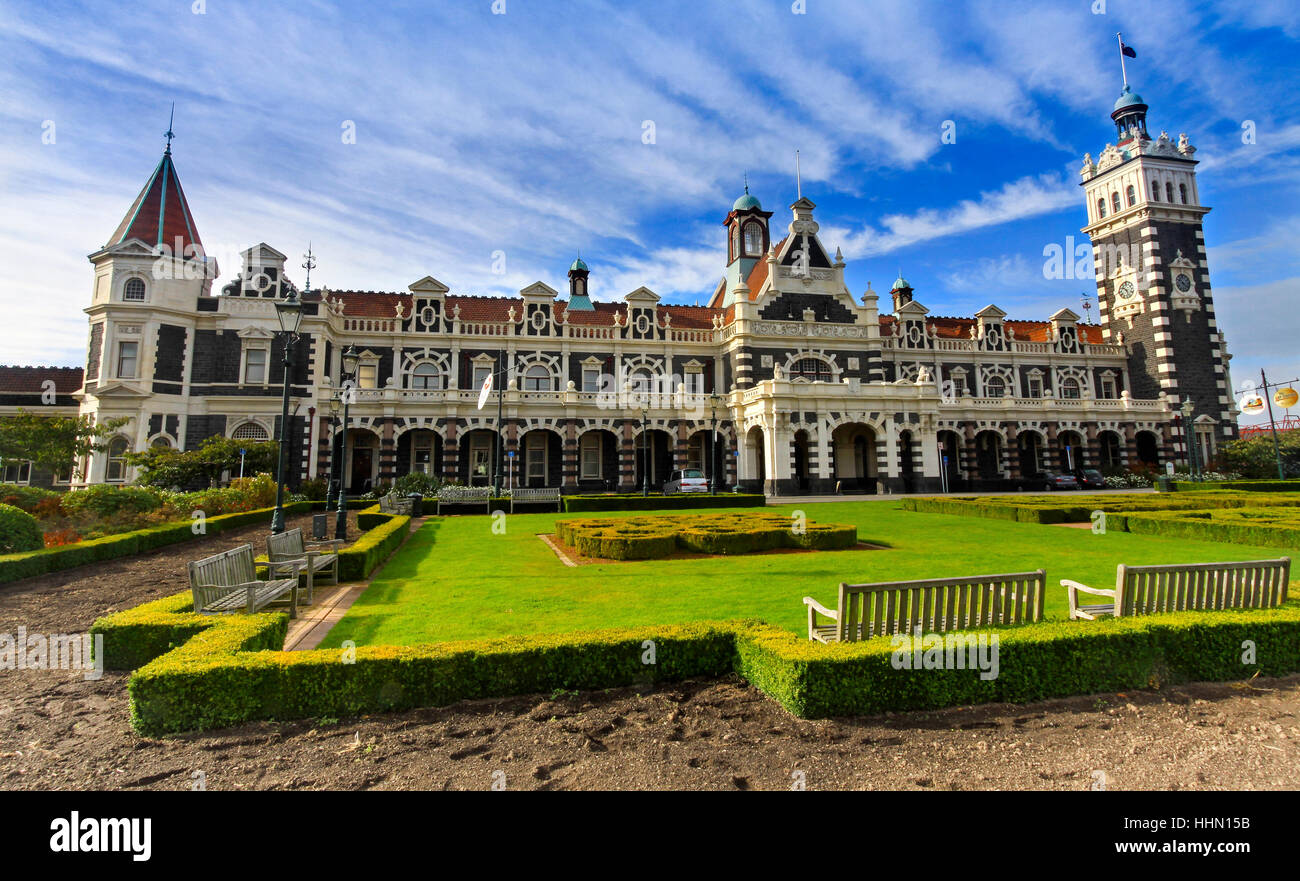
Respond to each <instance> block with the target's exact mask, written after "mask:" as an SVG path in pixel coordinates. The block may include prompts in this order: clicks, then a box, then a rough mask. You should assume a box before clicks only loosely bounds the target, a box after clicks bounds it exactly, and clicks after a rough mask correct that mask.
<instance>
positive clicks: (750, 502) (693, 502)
mask: <svg viewBox="0 0 1300 881" xmlns="http://www.w3.org/2000/svg"><path fill="white" fill-rule="evenodd" d="M563 501H564V513H566V514H579V513H582V512H585V511H661V510H673V509H675V508H762V507H763V506H764V505H766V504H767V497H766V496H762V495H756V494H744V493H720V494H718V495H716V496H711V495H708V494H706V493H674V494H673V495H670V496H641V495H603V496H564V497H563Z"/></svg>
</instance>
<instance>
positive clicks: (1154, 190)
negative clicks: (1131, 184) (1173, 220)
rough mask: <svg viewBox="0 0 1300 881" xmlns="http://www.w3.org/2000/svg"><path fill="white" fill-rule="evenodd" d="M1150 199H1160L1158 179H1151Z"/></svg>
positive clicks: (1156, 200) (1157, 200)
mask: <svg viewBox="0 0 1300 881" xmlns="http://www.w3.org/2000/svg"><path fill="white" fill-rule="evenodd" d="M1151 201H1152V202H1159V201H1160V181H1158V180H1153V181H1151Z"/></svg>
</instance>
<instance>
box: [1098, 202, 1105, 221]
mask: <svg viewBox="0 0 1300 881" xmlns="http://www.w3.org/2000/svg"><path fill="white" fill-rule="evenodd" d="M1105 216H1106V200H1105V199H1098V200H1097V217H1099V218H1100V217H1105Z"/></svg>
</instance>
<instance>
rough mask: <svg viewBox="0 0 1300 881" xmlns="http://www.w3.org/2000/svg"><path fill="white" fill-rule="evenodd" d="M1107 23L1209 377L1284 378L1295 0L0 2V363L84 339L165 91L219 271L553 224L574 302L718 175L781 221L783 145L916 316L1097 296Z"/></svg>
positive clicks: (714, 259)
mask: <svg viewBox="0 0 1300 881" xmlns="http://www.w3.org/2000/svg"><path fill="white" fill-rule="evenodd" d="M1117 32H1123V34H1124V40H1125V42H1126V43H1127V44H1129V45H1130V46H1132V47H1134V48H1135V49H1136V51H1137V58H1136V59H1130V60H1129V61H1128V75H1129V81H1130V83H1131V84H1132V86H1133V88H1134V89H1135V90H1136V91H1138V92H1139V93H1140V94H1141V95H1142V96H1143V98H1144V99H1145V101H1146V103H1147V104H1149V105H1150V111H1149V113H1148V126H1149V128H1151V129H1152V130H1153V132H1159V131H1160V130H1162V129H1167V130H1168V131H1169V133H1170V135H1171V136H1172V137H1174V138H1176V137H1177V135H1178V134H1179V133H1181V132H1186V133H1187V135H1188V137H1189V138H1190V139H1191V142H1192V144H1193V145H1194V146H1196V147H1197V150H1198V152H1197V154H1196V157H1197V159H1199V160H1200V165H1199V166H1198V183H1199V188H1200V193H1201V198H1202V202H1203V203H1204V204H1206V205H1208V206H1211V207H1212V208H1213V210H1212V212H1211V213H1210V214H1209V215H1208V216H1207V217H1206V219H1205V238H1206V242H1207V250H1208V255H1209V266H1210V278H1211V284H1212V287H1213V297H1214V301H1215V309H1216V313H1217V317H1218V319H1219V323H1220V325H1221V327H1222V328H1223V330H1224V332H1225V334H1226V335H1227V341H1228V348H1229V351H1230V352H1231V353H1232V354H1233V356H1234V357H1233V361H1232V374H1233V380H1234V384H1235V385H1237V386H1240V385H1241V384H1242V383H1243V382H1244V381H1246V380H1248V379H1252V378H1257V377H1258V375H1259V371H1260V369H1261V368H1264V369H1267V371H1268V372H1269V374H1270V377H1269V378H1270V380H1272V379H1285V380H1289V379H1293V378H1300V351H1297V349H1298V347H1297V345H1296V343H1297V331H1298V330H1300V318H1297V316H1296V311H1295V305H1296V299H1297V294H1300V198H1298V197H1300V174H1298V173H1297V172H1300V120H1298V119H1297V109H1298V106H1300V88H1297V86H1300V70H1298V67H1300V51H1297V48H1298V47H1297V45H1296V43H1297V39H1300V4H1297V3H1295V2H1291V0H1223V2H1197V3H1191V2H1189V3H1179V2H1168V0H1166V2H1121V0H1077V2H1060V3H1053V2H1017V0H996V2H970V3H964V4H949V3H928V2H917V0H900V2H892V0H891V2H877V0H870V2H864V0H857V2H832V0H795V2H790V0H773V2H768V0H762V2H758V0H754V2H745V0H735V2H728V3H699V2H682V3H679V2H674V0H658V2H653V3H650V2H644V3H634V2H621V3H618V2H616V3H603V2H595V0H590V2H584V0H568V2H542V0H495V2H493V0H466V2H456V3H449V2H442V3H434V4H427V3H409V4H402V3H396V4H370V3H360V2H357V3H352V2H348V3H325V2H312V0H303V2H295V3H273V2H262V3H241V2H230V0H188V2H134V3H132V4H129V5H123V6H120V7H117V8H115V9H114V10H113V11H112V12H111V14H108V13H107V10H106V7H105V6H104V4H102V3H101V4H77V3H63V2H57V0H55V2H47V3H42V4H40V5H34V4H30V3H13V2H9V0H0V193H3V210H0V297H3V300H2V302H3V305H4V312H3V314H4V317H5V320H4V321H2V322H0V363H6V364H50V365H80V364H82V363H83V362H84V358H85V347H86V338H87V327H86V317H85V314H84V313H83V311H82V310H83V309H84V308H85V306H86V305H87V304H88V303H89V300H90V293H91V279H92V275H91V267H90V264H89V263H88V262H87V261H86V256H87V255H88V254H90V253H92V252H93V251H95V250H97V249H98V248H99V247H100V246H102V245H103V244H104V242H105V241H106V240H107V238H108V236H109V235H110V234H111V233H112V231H113V230H114V228H115V227H116V226H117V224H118V222H119V221H120V220H121V218H122V215H123V214H124V213H125V212H126V210H127V208H128V207H129V206H130V203H131V201H132V199H133V198H134V197H135V195H136V193H137V192H138V191H139V189H140V187H141V186H142V185H143V184H144V182H145V180H146V179H147V178H148V176H149V174H150V172H151V171H152V170H153V167H154V166H155V165H156V164H157V161H158V158H159V156H160V155H161V152H162V148H163V137H162V135H163V132H164V131H165V130H166V129H167V122H168V113H169V110H170V107H171V104H172V102H175V106H176V109H175V114H176V115H175V122H174V125H173V129H174V131H175V132H176V140H175V142H174V144H173V158H174V160H175V163H176V167H177V171H178V173H179V175H180V179H181V182H182V184H183V185H184V187H185V192H186V196H187V198H188V200H189V204H190V207H191V209H192V211H193V214H194V217H195V221H196V224H197V226H198V229H199V234H200V235H201V237H202V239H203V242H204V245H205V248H206V250H207V253H208V254H209V255H212V256H215V257H216V258H217V260H218V262H219V264H220V266H221V269H222V275H221V278H220V279H219V280H218V282H217V284H216V286H215V287H216V288H217V289H219V288H220V286H221V285H222V284H224V283H225V282H226V281H228V280H229V279H230V278H232V277H233V276H234V274H235V273H236V272H237V271H238V263H239V258H238V254H239V252H240V251H242V250H243V249H245V248H247V247H249V246H251V245H254V244H256V243H258V242H262V241H265V242H267V243H268V244H270V245H271V246H272V247H275V248H277V249H278V250H280V251H282V252H283V253H285V254H287V255H289V256H290V258H291V262H290V266H291V267H294V268H295V270H296V271H295V272H293V273H291V277H292V278H294V280H295V281H296V282H298V283H299V284H300V285H301V283H302V270H301V269H297V268H296V267H297V265H298V264H299V263H300V262H301V260H302V258H301V256H300V255H301V254H302V253H303V252H304V251H305V250H306V249H307V247H308V243H310V245H311V248H312V250H313V252H314V254H315V256H316V259H317V268H316V270H315V271H314V273H313V276H312V283H313V285H314V286H316V287H320V286H322V285H323V286H327V287H330V288H334V289H360V290H384V291H404V290H406V288H407V286H408V285H409V284H410V283H411V282H413V281H415V280H417V279H420V278H422V277H424V276H426V275H432V276H434V277H435V278H437V279H439V280H440V281H442V282H443V283H445V284H447V285H448V286H449V287H450V288H451V290H452V292H453V293H456V294H495V295H514V294H516V293H517V292H518V291H519V290H520V289H521V288H523V287H525V286H527V285H528V284H530V283H532V282H533V281H536V280H539V279H540V280H542V281H545V282H546V283H547V284H549V285H551V286H552V287H553V288H556V289H557V290H561V291H563V290H565V289H566V281H565V270H566V269H567V268H568V266H569V264H570V263H571V262H572V260H573V258H574V256H575V255H576V254H578V253H581V255H582V257H583V259H584V261H586V262H587V263H588V264H589V265H590V267H591V289H592V293H593V295H594V296H595V297H596V298H597V299H602V300H617V299H620V298H621V297H622V296H623V295H624V294H626V293H628V292H630V291H632V290H634V289H636V288H637V287H639V286H641V285H645V286H647V287H649V288H651V289H652V290H654V291H655V292H656V293H658V294H659V295H660V296H661V297H663V298H664V300H665V301H666V302H676V303H697V302H698V303H704V302H706V301H707V299H708V297H709V295H710V294H711V293H712V291H713V289H714V287H715V286H716V284H717V282H718V279H719V278H720V277H721V276H722V274H723V271H724V268H725V267H724V260H725V236H724V230H723V228H722V226H721V224H722V221H723V218H724V217H725V216H726V213H727V211H728V210H729V209H730V206H731V203H732V201H733V200H734V199H735V198H736V197H737V196H738V195H739V194H740V193H741V192H742V191H743V188H744V184H745V180H746V178H747V179H748V182H749V189H750V192H752V193H753V194H754V195H755V196H757V197H758V198H759V199H760V200H761V201H762V203H763V207H764V208H765V209H766V210H769V211H773V212H774V216H773V218H772V223H773V231H774V239H775V238H779V237H780V236H781V235H782V234H783V230H784V227H785V225H786V224H787V223H788V222H789V220H790V211H789V205H790V203H791V202H793V201H794V200H795V198H796V178H795V151H796V150H798V151H799V156H800V169H801V176H802V188H803V194H804V195H805V196H807V197H809V198H811V199H812V200H813V201H814V202H815V203H816V204H817V209H816V212H815V216H816V219H817V221H818V222H819V224H820V225H821V232H820V236H821V238H822V241H823V243H824V244H825V245H826V246H827V247H828V248H829V249H830V250H831V251H832V252H833V251H834V249H835V248H836V247H838V248H840V249H841V250H842V252H843V255H844V258H845V260H846V262H847V267H846V282H847V284H848V286H849V289H850V290H851V291H852V292H853V293H854V294H855V295H858V296H860V295H861V293H862V292H863V291H864V290H865V289H866V287H867V285H868V283H870V284H871V285H872V287H874V288H875V289H876V291H877V292H879V293H880V294H881V295H882V298H883V297H885V296H886V294H887V292H888V289H889V286H890V285H891V284H892V282H893V279H894V278H895V277H897V275H898V274H899V272H900V271H901V272H902V274H903V275H904V276H906V277H907V279H908V280H909V281H910V282H911V283H912V285H913V287H914V288H915V290H916V298H917V299H918V300H919V301H920V302H922V303H924V304H925V305H926V306H927V307H928V308H929V309H930V311H931V314H932V315H970V314H973V313H974V312H975V311H976V310H978V309H980V308H981V307H983V306H985V305H987V304H989V303H995V304H997V305H998V306H1000V307H1001V308H1003V309H1004V310H1005V311H1007V312H1008V313H1009V315H1010V317H1012V318H1018V319H1045V318H1046V317H1047V316H1049V315H1050V314H1052V313H1053V312H1055V311H1056V310H1057V309H1060V308H1061V307H1063V306H1068V307H1070V308H1071V309H1073V310H1074V311H1075V312H1077V313H1080V314H1083V315H1085V316H1086V315H1089V314H1091V316H1092V317H1093V319H1094V320H1095V318H1096V311H1095V303H1093V310H1092V311H1091V312H1088V311H1086V310H1084V308H1083V301H1082V296H1083V295H1084V294H1087V295H1088V296H1089V299H1090V300H1092V297H1093V295H1094V293H1095V283H1094V282H1093V280H1092V279H1091V277H1088V278H1069V277H1067V278H1049V277H1046V275H1050V274H1051V273H1045V265H1046V264H1047V263H1048V260H1047V257H1045V256H1044V255H1045V251H1046V250H1049V249H1051V248H1052V247H1053V246H1056V247H1058V248H1061V249H1066V250H1069V249H1071V248H1072V247H1073V246H1074V245H1077V244H1079V243H1083V242H1085V241H1086V237H1084V236H1083V235H1082V234H1081V233H1080V231H1079V230H1080V227H1082V226H1083V225H1084V223H1085V222H1086V214H1085V209H1084V203H1083V195H1082V191H1081V188H1080V187H1079V180H1080V179H1079V176H1078V169H1079V166H1080V164H1081V160H1082V156H1083V154H1084V153H1085V152H1089V153H1091V154H1092V155H1093V156H1094V157H1095V156H1097V155H1098V154H1099V153H1100V152H1101V150H1102V148H1103V147H1104V146H1105V145H1106V143H1108V141H1112V140H1114V135H1115V132H1114V128H1113V125H1112V123H1111V121H1110V119H1109V113H1110V110H1111V107H1112V104H1113V103H1114V100H1115V98H1116V97H1117V96H1118V94H1119V91H1120V88H1121V82H1122V81H1121V73H1120V65H1119V51H1118V45H1117V41H1116V37H1115V35H1116V33H1117ZM945 134H946V135H947V137H945ZM886 302H887V300H886ZM1243 421H1249V420H1248V419H1244V420H1243Z"/></svg>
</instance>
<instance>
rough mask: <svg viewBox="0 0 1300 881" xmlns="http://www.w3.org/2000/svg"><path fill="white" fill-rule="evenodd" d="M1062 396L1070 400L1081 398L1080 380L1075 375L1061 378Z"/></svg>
mask: <svg viewBox="0 0 1300 881" xmlns="http://www.w3.org/2000/svg"><path fill="white" fill-rule="evenodd" d="M1061 397H1062V398H1065V399H1066V400H1070V401H1077V400H1079V380H1077V379H1075V378H1073V377H1067V378H1065V379H1063V380H1061Z"/></svg>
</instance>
